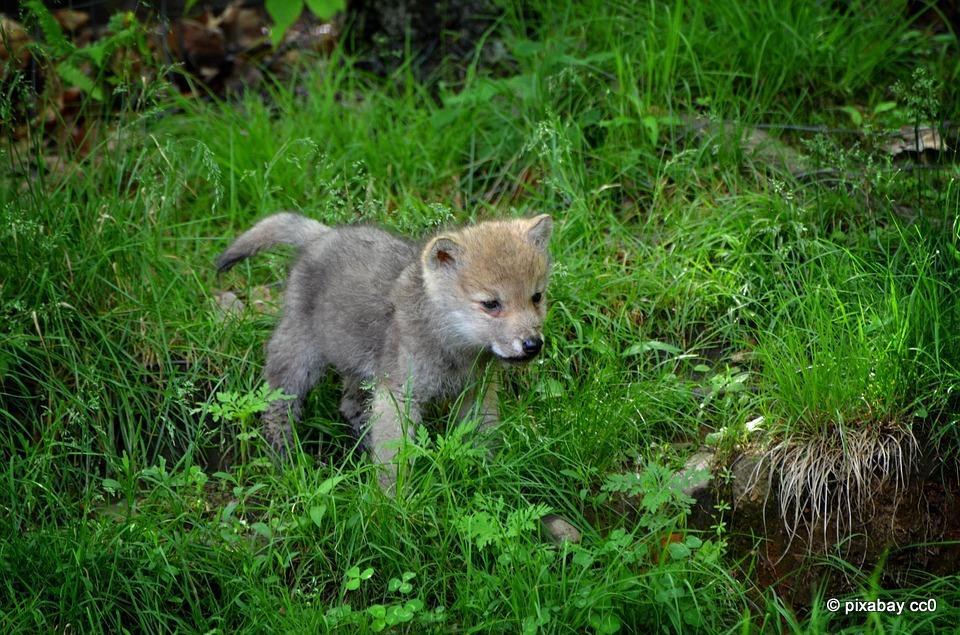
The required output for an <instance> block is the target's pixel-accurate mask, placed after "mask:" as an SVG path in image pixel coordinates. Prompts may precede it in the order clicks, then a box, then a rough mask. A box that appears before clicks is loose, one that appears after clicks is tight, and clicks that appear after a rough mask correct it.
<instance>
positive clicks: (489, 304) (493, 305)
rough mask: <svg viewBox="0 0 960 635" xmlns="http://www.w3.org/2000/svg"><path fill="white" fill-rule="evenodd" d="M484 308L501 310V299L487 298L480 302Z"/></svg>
mask: <svg viewBox="0 0 960 635" xmlns="http://www.w3.org/2000/svg"><path fill="white" fill-rule="evenodd" d="M480 305H481V306H483V308H485V309H486V310H487V311H499V310H500V300H485V301H483V302H481V303H480Z"/></svg>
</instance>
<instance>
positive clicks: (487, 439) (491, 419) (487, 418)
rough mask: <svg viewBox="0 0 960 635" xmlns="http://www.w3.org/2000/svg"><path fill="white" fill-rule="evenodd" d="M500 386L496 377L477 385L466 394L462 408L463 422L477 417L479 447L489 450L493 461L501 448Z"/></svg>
mask: <svg viewBox="0 0 960 635" xmlns="http://www.w3.org/2000/svg"><path fill="white" fill-rule="evenodd" d="M481 379H482V378H481ZM499 391H500V384H499V382H498V381H497V377H496V376H492V377H490V379H489V380H488V381H486V382H484V383H483V384H479V383H478V384H475V385H474V386H473V387H472V388H471V389H470V390H469V391H468V392H467V394H466V397H465V399H464V402H463V405H462V407H461V408H460V412H459V418H460V421H461V422H463V421H465V420H467V419H470V418H472V417H474V416H476V417H477V418H478V419H479V422H478V423H477V429H476V435H477V441H478V445H480V446H482V447H485V448H486V449H487V458H489V459H493V457H494V455H495V454H496V450H497V447H498V446H499V438H498V437H497V431H496V430H497V426H499V425H500V404H499V398H498V394H499Z"/></svg>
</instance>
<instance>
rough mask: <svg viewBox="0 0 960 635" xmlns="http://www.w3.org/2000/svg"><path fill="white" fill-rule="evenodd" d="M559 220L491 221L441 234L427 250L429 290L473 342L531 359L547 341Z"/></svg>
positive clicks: (447, 321)
mask: <svg viewBox="0 0 960 635" xmlns="http://www.w3.org/2000/svg"><path fill="white" fill-rule="evenodd" d="M552 230H553V221H552V220H551V218H550V216H549V215H547V214H541V215H540V216H537V217H535V218H529V219H520V220H509V221H490V222H485V223H480V224H478V225H474V226H472V227H467V228H466V229H463V230H461V231H458V232H450V233H443V234H440V235H439V236H437V237H435V238H433V239H432V240H431V241H430V242H429V243H427V246H426V247H425V248H424V250H423V253H422V254H421V256H420V257H421V261H422V263H423V278H424V283H425V286H426V290H427V295H428V296H429V299H430V301H431V302H432V303H433V305H434V308H435V309H436V310H437V311H438V312H439V315H441V316H443V319H444V328H445V330H448V331H450V332H451V333H452V334H453V335H454V336H455V337H457V338H459V340H460V344H461V345H462V346H463V347H465V348H467V347H469V348H474V347H476V348H482V349H485V350H489V351H490V352H492V353H493V354H494V355H496V356H497V357H499V358H500V359H502V360H505V361H511V362H525V361H529V360H531V359H533V358H534V357H536V355H537V353H539V352H540V349H541V348H542V347H543V317H544V315H545V314H546V311H547V276H548V274H549V271H550V255H549V253H548V252H547V243H548V242H549V241H550V232H551V231H552Z"/></svg>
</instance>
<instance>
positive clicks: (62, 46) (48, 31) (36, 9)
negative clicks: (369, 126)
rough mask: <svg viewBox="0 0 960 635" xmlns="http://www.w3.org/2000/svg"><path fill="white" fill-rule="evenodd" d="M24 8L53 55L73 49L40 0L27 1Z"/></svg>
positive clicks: (57, 23)
mask: <svg viewBox="0 0 960 635" xmlns="http://www.w3.org/2000/svg"><path fill="white" fill-rule="evenodd" d="M24 6H25V7H26V8H27V10H28V11H29V12H30V14H31V15H32V16H33V17H34V19H35V20H36V21H37V25H38V26H39V27H40V30H41V31H43V40H44V42H46V43H47V46H49V47H50V48H51V49H53V52H54V54H56V55H57V56H62V55H66V54H68V53H69V52H70V51H72V50H73V49H74V46H73V44H71V42H70V40H68V39H67V36H66V35H64V33H63V29H62V28H60V23H59V22H57V20H56V18H54V17H53V14H52V13H50V9H48V8H47V7H46V6H44V4H43V2H41V1H40V0H28V1H27V2H25V3H24ZM65 79H66V78H65ZM68 81H69V80H68ZM81 88H82V86H81Z"/></svg>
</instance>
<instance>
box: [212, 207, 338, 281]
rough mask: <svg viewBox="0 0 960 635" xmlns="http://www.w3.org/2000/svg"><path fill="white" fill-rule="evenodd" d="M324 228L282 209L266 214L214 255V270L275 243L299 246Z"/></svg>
mask: <svg viewBox="0 0 960 635" xmlns="http://www.w3.org/2000/svg"><path fill="white" fill-rule="evenodd" d="M326 231H329V228H328V227H327V226H326V225H323V224H321V223H318V222H317V221H315V220H313V219H312V218H307V217H305V216H300V215H299V214H291V213H290V212H281V213H279V214H274V215H273V216H267V217H266V218H264V219H263V220H262V221H260V222H259V223H257V224H256V225H254V226H253V227H251V228H250V229H249V230H248V231H246V232H245V233H244V234H242V235H241V236H240V237H239V238H237V239H236V240H235V241H233V244H232V245H230V247H229V248H228V249H227V250H226V251H225V252H223V253H222V254H220V256H219V257H218V258H217V272H218V273H224V272H225V271H229V270H230V269H231V268H232V267H233V265H235V264H237V263H238V262H240V261H241V260H243V259H244V258H249V257H250V256H252V255H253V254H255V253H257V252H258V251H261V250H263V249H269V248H270V247H273V246H274V245H278V244H284V245H291V246H293V247H297V248H298V249H302V248H303V246H304V245H306V244H308V243H310V242H312V241H314V240H316V239H317V238H318V237H319V236H320V235H321V234H323V233H324V232H326Z"/></svg>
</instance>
